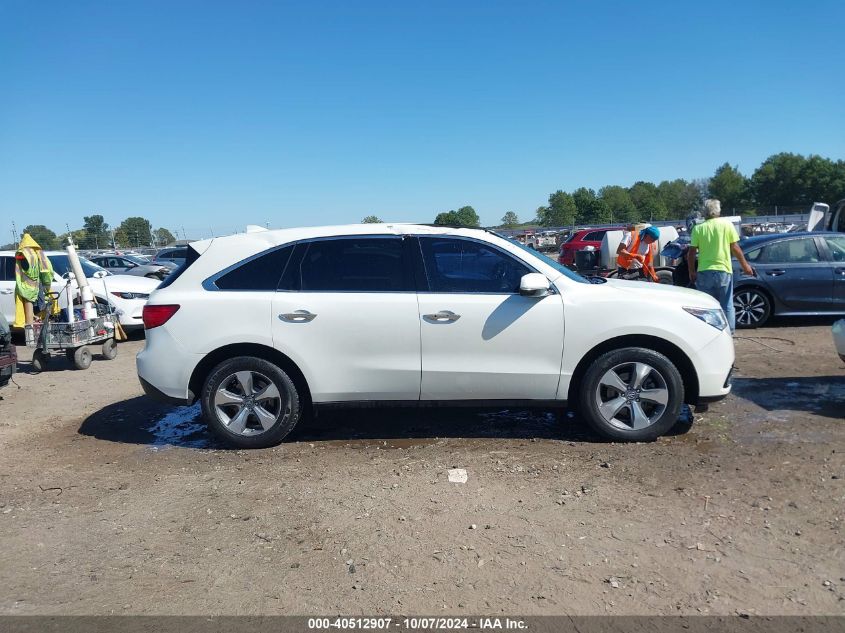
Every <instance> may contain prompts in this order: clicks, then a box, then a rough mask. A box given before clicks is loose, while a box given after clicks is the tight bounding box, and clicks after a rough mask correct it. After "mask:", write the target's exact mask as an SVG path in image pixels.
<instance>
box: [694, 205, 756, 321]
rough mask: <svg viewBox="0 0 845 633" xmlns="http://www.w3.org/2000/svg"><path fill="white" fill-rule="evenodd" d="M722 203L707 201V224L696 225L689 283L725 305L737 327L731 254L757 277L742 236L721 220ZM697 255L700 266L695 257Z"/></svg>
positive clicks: (705, 212) (746, 272) (705, 207)
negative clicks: (747, 257)
mask: <svg viewBox="0 0 845 633" xmlns="http://www.w3.org/2000/svg"><path fill="white" fill-rule="evenodd" d="M721 214H722V205H721V203H720V202H719V201H718V200H705V201H704V218H705V220H704V223H703V224H699V225H697V226H696V227H695V228H693V231H692V235H691V239H690V248H689V251H688V252H687V263H688V264H689V278H690V282H691V283H694V284H695V287H696V289H697V290H701V291H702V292H706V293H707V294H709V295H710V296H711V297H713V298H714V299H716V300H717V301H718V302H719V304H721V306H722V311H723V312H724V313H725V316H726V317H727V319H728V323H729V324H730V326H731V333H733V332H734V330H735V329H736V313H735V312H734V302H733V286H734V277H733V266H732V265H731V255H733V256H734V257H736V258H737V260H739V265H740V266H742V271H743V272H744V273H745V274H746V275H750V276H752V277H753V276H754V275H755V272H754V269H753V268H752V267H751V266H750V265H749V264H748V262H747V261H746V259H745V255H743V254H742V249H741V248H740V247H739V236H738V235H737V234H736V229H735V228H734V226H733V224H731V223H730V222H728V221H726V220H723V219H721V218H720V217H719V216H720V215H721ZM696 254H698V266H697V267H696V261H695V256H696Z"/></svg>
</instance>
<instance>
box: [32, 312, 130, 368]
mask: <svg viewBox="0 0 845 633" xmlns="http://www.w3.org/2000/svg"><path fill="white" fill-rule="evenodd" d="M114 319H115V316H114V315H113V314H104V315H102V316H98V317H96V318H94V319H81V320H79V321H75V322H74V323H62V322H56V321H47V322H45V323H33V324H32V325H27V326H26V328H25V334H26V346H27V347H32V348H35V351H34V352H33V353H32V369H33V370H34V371H36V372H42V371H44V370H45V369H46V368H47V364H48V361H49V359H50V357H52V356H56V355H59V354H64V355H65V356H66V357H67V359H68V360H69V361H71V362H72V363H73V364H74V366H75V367H76V368H77V369H88V367H90V365H91V360H92V358H93V356H92V354H91V350H90V349H89V348H88V347H87V346H88V345H96V344H97V343H101V344H102V347H101V354H102V355H103V358H105V359H106V360H114V359H115V358H116V357H117V343H116V342H115V340H114V327H115V326H114ZM45 329H46V332H45V331H44V330H45Z"/></svg>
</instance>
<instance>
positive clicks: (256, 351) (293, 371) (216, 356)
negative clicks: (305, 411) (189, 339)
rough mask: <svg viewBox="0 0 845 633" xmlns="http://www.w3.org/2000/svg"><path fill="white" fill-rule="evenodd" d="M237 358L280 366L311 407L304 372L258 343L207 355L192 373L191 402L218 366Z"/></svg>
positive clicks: (241, 344) (235, 345)
mask: <svg viewBox="0 0 845 633" xmlns="http://www.w3.org/2000/svg"><path fill="white" fill-rule="evenodd" d="M237 356H254V357H256V358H262V359H264V360H266V361H268V362H271V363H273V364H275V365H278V366H279V367H280V368H281V369H283V370H284V371H285V372H286V373H287V374H288V375H289V376H290V377H291V380H293V382H294V384H295V385H296V386H297V388H298V389H299V390H300V391H301V392H302V399H303V401H304V403H305V404H306V405H307V406H309V407H310V405H311V390H310V388H309V386H308V381H307V380H306V379H305V374H303V373H302V370H301V369H299V367H298V366H297V364H296V363H294V362H293V361H292V360H291V359H290V358H289V357H288V356H286V355H285V354H283V353H282V352H280V351H279V350H277V349H276V348H274V347H268V346H266V345H260V344H257V343H235V344H232V345H225V346H223V347H219V348H217V349H216V350H214V351H213V352H209V353H208V354H206V355H205V357H203V359H202V360H201V361H200V362H199V363H198V364H197V366H196V367H195V368H194V371H193V372H192V373H191V379H190V380H189V381H188V389H189V391H190V394H191V395H190V399H191V401H192V402H196V400H197V398H198V397H199V394H200V393H201V392H202V384H203V382H205V379H206V378H207V377H208V375H209V374H210V373H211V372H212V370H213V369H214V368H215V367H217V365H219V364H220V363H222V362H223V361H225V360H228V359H230V358H235V357H237Z"/></svg>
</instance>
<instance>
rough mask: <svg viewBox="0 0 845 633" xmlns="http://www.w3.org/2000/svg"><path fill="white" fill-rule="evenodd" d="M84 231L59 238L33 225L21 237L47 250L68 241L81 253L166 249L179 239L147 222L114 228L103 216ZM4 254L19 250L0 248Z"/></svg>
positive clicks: (87, 222)
mask: <svg viewBox="0 0 845 633" xmlns="http://www.w3.org/2000/svg"><path fill="white" fill-rule="evenodd" d="M82 220H83V224H82V228H81V229H77V230H71V231H70V233H67V232H65V233H60V234H58V235H57V234H56V233H55V232H54V231H52V230H51V229H49V228H47V227H46V226H44V225H43V224H30V225H29V226H26V227H24V229H23V230H22V231H21V235H23V234H24V233H29V234H30V235H31V236H32V237H33V239H34V240H35V241H36V242H38V244H39V245H40V246H41V247H42V248H43V249H45V250H55V249H60V248H63V247H64V245H65V244H67V239H68V237H71V236H72V237H73V242H74V244H76V246H77V247H78V248H82V249H102V248H139V247H142V246H166V245H167V244H170V243H171V242H174V241H175V240H176V238H175V237H174V236H173V233H171V232H170V231H169V230H167V229H165V228H158V229H155V230H153V225H152V224H151V223H150V221H149V220H147V219H146V218H142V217H139V216H134V217H130V218H126V219H125V220H124V221H123V222H121V223H120V224H119V225H118V226H116V227H114V228H112V227H110V226H109V224H108V222H106V221H105V219H104V218H103V216H102V215H96V214H95V215H88V216H85V217H83V218H82ZM0 248H2V249H3V250H11V249H14V248H17V244H7V245H5V246H2V247H0Z"/></svg>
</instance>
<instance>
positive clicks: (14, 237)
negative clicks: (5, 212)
mask: <svg viewBox="0 0 845 633" xmlns="http://www.w3.org/2000/svg"><path fill="white" fill-rule="evenodd" d="M18 240H20V238H19V237H18V227H16V226H15V221H14V220H12V243H13V244H15V245H17V243H18Z"/></svg>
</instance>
